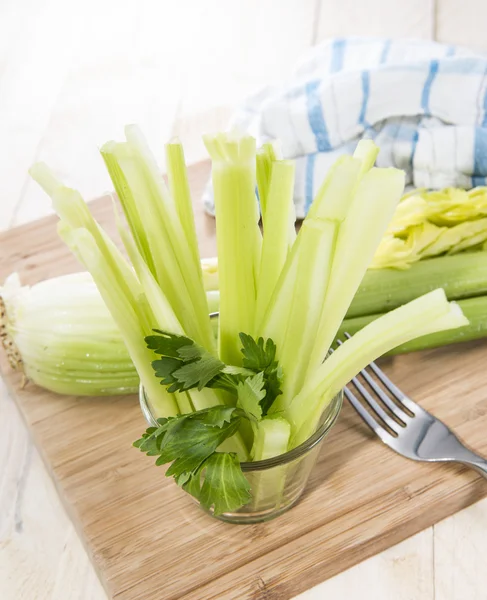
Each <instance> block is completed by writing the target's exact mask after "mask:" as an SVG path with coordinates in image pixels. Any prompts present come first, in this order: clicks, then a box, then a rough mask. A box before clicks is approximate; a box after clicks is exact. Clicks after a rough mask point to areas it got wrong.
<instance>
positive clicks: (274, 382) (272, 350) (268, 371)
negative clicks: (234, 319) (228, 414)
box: [240, 333, 282, 416]
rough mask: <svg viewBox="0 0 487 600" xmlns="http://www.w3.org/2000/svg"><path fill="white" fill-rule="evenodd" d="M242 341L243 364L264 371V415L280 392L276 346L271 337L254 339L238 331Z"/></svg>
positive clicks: (261, 403)
mask: <svg viewBox="0 0 487 600" xmlns="http://www.w3.org/2000/svg"><path fill="white" fill-rule="evenodd" d="M240 340H241V342H242V354H243V355H244V358H243V366H244V367H245V368H246V369H251V370H253V371H254V372H263V373H264V389H265V392H266V393H265V396H264V398H263V399H262V400H261V402H260V405H261V407H262V414H263V415H264V416H265V415H266V414H267V412H268V411H269V409H270V407H271V406H272V404H273V402H274V400H275V399H276V398H277V396H279V395H280V394H282V390H281V381H282V371H281V368H280V367H279V364H278V362H277V360H276V352H277V348H276V345H275V343H274V342H273V340H272V339H271V338H268V339H267V340H266V341H265V342H264V339H263V338H261V337H260V338H259V339H258V340H257V341H255V340H254V339H253V338H252V337H251V336H250V335H248V334H246V333H240Z"/></svg>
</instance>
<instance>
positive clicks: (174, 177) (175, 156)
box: [166, 140, 200, 272]
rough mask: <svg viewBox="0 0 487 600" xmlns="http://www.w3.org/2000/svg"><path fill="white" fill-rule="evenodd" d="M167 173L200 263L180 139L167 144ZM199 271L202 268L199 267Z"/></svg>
mask: <svg viewBox="0 0 487 600" xmlns="http://www.w3.org/2000/svg"><path fill="white" fill-rule="evenodd" d="M166 163H167V175H168V179H169V189H170V190H171V194H172V196H173V198H174V201H175V204H176V210H177V213H178V215H179V219H180V221H181V224H182V226H183V229H184V233H185V235H186V243H187V244H188V246H189V247H190V249H191V252H192V254H193V259H194V261H195V265H196V266H198V265H199V261H200V252H199V249H198V238H197V237H196V227H195V222H194V213H193V205H192V203H191V193H190V191H189V182H188V173H187V169H186V163H185V161H184V152H183V147H182V145H181V143H180V142H179V140H172V141H171V142H170V143H169V144H166ZM197 271H198V272H199V271H200V270H199V269H197Z"/></svg>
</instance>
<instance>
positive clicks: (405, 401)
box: [337, 332, 418, 419]
mask: <svg viewBox="0 0 487 600" xmlns="http://www.w3.org/2000/svg"><path fill="white" fill-rule="evenodd" d="M345 337H346V338H347V339H348V340H349V339H350V338H351V337H352V336H351V335H350V334H349V333H348V332H345ZM337 342H338V343H339V344H340V345H341V344H342V343H343V342H341V341H340V340H337ZM368 366H369V367H370V368H371V369H372V371H373V372H374V373H375V374H376V375H377V378H378V379H379V380H380V381H381V382H382V383H383V384H384V386H385V387H386V388H387V389H388V390H389V392H391V394H392V395H393V396H394V398H396V400H397V401H398V402H399V403H400V404H402V405H403V406H405V407H406V408H407V409H408V410H409V411H410V412H412V413H413V414H415V413H416V412H417V411H418V406H417V404H415V403H414V402H413V401H412V400H410V399H409V398H408V397H407V396H406V394H404V393H403V392H401V390H400V389H399V388H398V387H397V386H396V385H394V384H393V383H392V381H391V380H390V379H389V377H387V375H386V374H385V373H384V371H383V370H382V369H380V368H379V367H378V366H377V364H376V363H375V362H371V363H370V364H369V365H368ZM361 374H362V375H364V377H365V379H366V380H367V383H369V385H370V386H371V387H372V388H374V391H375V392H376V393H377V394H378V395H379V396H380V398H381V400H382V401H383V402H384V403H385V404H386V405H387V406H388V408H389V409H390V410H392V411H393V412H394V408H396V405H395V404H394V403H392V404H393V407H391V406H390V405H389V403H388V401H389V402H391V401H390V399H389V398H388V399H387V400H388V401H387V400H385V399H384V398H383V397H382V395H381V394H380V392H379V391H378V389H379V390H380V388H379V386H377V388H378V389H376V384H375V382H374V384H375V385H374V384H372V383H371V382H370V381H369V379H367V377H370V375H369V374H368V373H367V375H366V374H365V369H364V370H363V371H361ZM380 391H381V392H382V390H380ZM384 396H385V394H384ZM397 408H399V407H397ZM394 414H396V413H394ZM396 416H397V417H398V418H400V419H402V417H401V416H400V415H396ZM407 416H409V415H407Z"/></svg>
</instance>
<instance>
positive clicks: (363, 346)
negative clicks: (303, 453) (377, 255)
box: [289, 289, 468, 445]
mask: <svg viewBox="0 0 487 600" xmlns="http://www.w3.org/2000/svg"><path fill="white" fill-rule="evenodd" d="M465 325H468V320H467V319H466V318H465V316H464V315H463V314H462V311H461V310H460V309H459V307H458V305H455V304H450V303H449V302H448V301H447V299H446V296H445V293H444V291H443V290H441V289H438V290H435V291H433V292H430V293H428V294H425V295H424V296H421V297H420V298H417V299H416V300H413V301H411V302H409V303H408V304H405V305H404V306H401V307H399V308H396V309H395V310H393V311H391V312H390V313H387V314H385V315H383V316H382V317H380V318H379V319H377V320H375V321H373V322H372V323H370V324H369V325H367V326H366V327H364V328H363V329H362V330H360V331H359V332H358V333H356V334H355V335H354V336H353V337H352V338H351V339H349V340H347V341H345V343H343V344H342V345H341V346H340V347H339V348H338V349H337V350H335V352H334V353H333V354H332V355H331V356H330V357H328V358H327V359H326V361H325V362H324V363H323V364H322V365H320V367H318V368H317V369H316V371H315V372H314V374H313V375H311V377H310V378H309V379H308V381H307V382H306V384H305V385H304V387H303V388H302V390H301V392H300V393H299V394H298V396H296V397H295V398H294V399H293V401H292V403H291V405H290V409H289V416H290V419H291V423H292V424H293V445H297V444H299V443H301V442H302V441H304V440H305V439H307V437H309V435H311V434H312V433H313V431H314V430H315V428H316V426H317V424H318V422H319V419H320V417H321V414H322V413H323V410H324V408H326V405H327V403H328V402H329V401H331V399H332V398H333V397H334V396H335V395H336V394H337V393H338V392H339V391H340V390H341V389H342V388H343V387H344V386H345V385H346V384H347V383H348V382H349V381H350V380H351V379H352V378H353V377H354V376H355V375H356V374H357V373H358V372H359V371H360V370H361V369H363V368H364V367H365V366H367V365H368V364H369V363H370V362H371V361H373V360H375V359H376V358H378V357H379V356H382V354H385V353H386V352H389V351H390V350H392V349H393V348H395V347H396V346H398V345H400V344H404V343H406V342H408V341H409V340H412V339H414V338H416V337H419V336H422V335H425V334H428V333H432V332H433V331H441V330H443V329H450V328H451V329H453V328H457V327H462V326H465Z"/></svg>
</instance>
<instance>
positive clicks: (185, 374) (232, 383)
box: [134, 329, 282, 514]
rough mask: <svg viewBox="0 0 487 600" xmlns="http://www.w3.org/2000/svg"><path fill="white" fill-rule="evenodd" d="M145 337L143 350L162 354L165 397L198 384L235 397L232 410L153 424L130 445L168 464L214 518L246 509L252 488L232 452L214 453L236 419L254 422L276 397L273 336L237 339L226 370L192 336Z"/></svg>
mask: <svg viewBox="0 0 487 600" xmlns="http://www.w3.org/2000/svg"><path fill="white" fill-rule="evenodd" d="M154 333H155V334H156V335H151V336H148V337H147V338H146V343H147V346H148V347H149V348H150V349H151V350H153V351H154V352H155V353H156V354H158V355H159V356H160V358H158V359H157V360H155V361H153V363H152V367H153V369H154V372H155V375H156V377H158V378H159V379H160V383H161V385H165V386H167V389H168V391H169V392H184V391H187V390H190V389H194V388H197V389H198V390H201V389H203V388H204V387H210V388H221V389H224V390H226V391H228V392H231V393H232V394H233V395H235V397H236V398H235V406H214V407H211V408H207V409H204V410H200V411H197V412H193V413H189V414H185V415H179V416H177V417H170V418H164V419H158V421H157V423H158V426H157V427H149V428H148V429H147V430H146V432H145V433H144V434H143V435H142V437H141V438H140V439H139V440H137V441H136V442H134V446H136V447H137V448H139V449H140V450H141V451H142V452H145V453H146V454H147V455H148V456H157V459H156V465H164V464H169V463H170V466H169V468H168V469H167V471H166V475H167V476H168V477H174V479H175V480H176V482H177V484H178V485H179V486H181V487H182V488H183V489H184V490H185V491H186V492H188V493H189V494H191V495H192V496H194V497H195V498H196V499H197V500H199V502H200V503H201V504H202V505H203V506H204V507H205V508H207V509H210V508H211V507H213V510H214V513H215V514H221V513H223V512H227V511H233V510H236V509H237V508H239V507H240V506H242V505H244V504H246V503H247V502H248V501H249V500H250V498H251V495H250V486H249V484H248V481H247V479H246V478H245V477H244V475H243V473H242V470H241V467H240V462H239V460H238V457H237V455H236V454H235V453H231V452H219V451H218V448H219V447H220V446H221V444H222V443H223V442H224V441H225V440H226V439H228V438H230V437H232V436H233V435H234V434H235V433H236V432H237V431H238V429H239V427H240V425H241V422H242V419H248V420H250V421H251V423H252V425H253V426H254V427H255V425H256V424H257V423H258V422H259V421H260V420H261V419H262V418H263V417H265V415H266V414H267V412H268V411H269V409H270V407H271V406H272V403H273V402H274V400H275V399H276V398H277V396H278V395H279V394H281V393H282V392H281V389H280V383H281V371H280V368H279V366H278V363H277V360H276V345H275V344H274V342H273V341H272V340H271V339H268V340H266V341H264V339H263V338H259V339H258V340H257V341H255V340H254V339H253V338H252V337H251V336H250V335H247V334H245V333H241V334H240V340H241V342H242V350H241V351H242V354H243V359H242V365H243V366H242V367H236V366H233V365H225V364H224V363H223V362H222V361H221V360H219V359H218V358H216V357H215V356H214V355H213V354H211V353H210V352H208V351H207V350H205V349H204V348H203V347H201V346H199V345H198V344H196V343H195V342H194V341H193V340H191V339H190V338H188V337H186V336H183V335H176V334H173V333H169V332H167V331H162V330H159V329H157V330H154Z"/></svg>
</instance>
